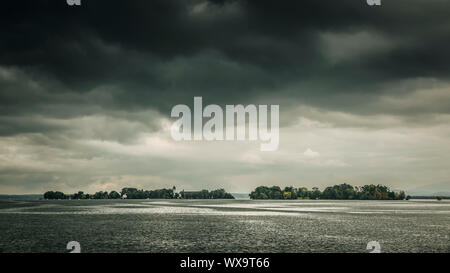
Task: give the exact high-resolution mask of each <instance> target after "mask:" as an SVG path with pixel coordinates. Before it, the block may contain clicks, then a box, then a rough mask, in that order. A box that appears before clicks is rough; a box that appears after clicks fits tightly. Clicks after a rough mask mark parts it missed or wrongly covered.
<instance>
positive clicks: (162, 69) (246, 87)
mask: <svg viewBox="0 0 450 273" xmlns="http://www.w3.org/2000/svg"><path fill="white" fill-rule="evenodd" d="M65 2H66V1H65V0H58V1H12V0H11V1H9V0H8V1H3V2H2V7H1V8H0V35H1V36H0V37H1V38H0V193H42V192H44V191H46V190H61V191H64V192H66V193H71V192H74V191H76V190H83V191H85V192H95V191H98V190H107V191H111V190H120V189H121V188H122V187H125V186H133V187H138V188H144V189H155V188H162V187H171V186H173V185H176V186H177V188H178V189H186V190H196V189H202V188H207V189H214V188H219V187H220V188H225V189H226V190H227V191H230V192H249V191H250V190H251V189H253V188H254V187H255V186H258V185H280V186H287V185H293V186H296V187H298V186H306V187H308V188H311V187H313V186H319V187H320V188H323V187H325V186H329V185H333V184H337V183H350V184H353V185H364V184H367V183H375V184H378V183H380V184H386V185H389V186H390V187H391V188H393V189H405V190H408V189H412V188H415V187H419V186H424V185H428V184H436V183H441V184H442V183H450V179H449V176H450V163H449V162H450V138H449V137H450V81H449V80H450V50H449V48H450V35H449V33H450V16H449V14H450V2H449V1H448V0H426V1H425V0H391V1H386V0H384V1H382V6H380V7H371V6H368V5H367V4H366V1H365V0H340V1H335V0H308V1H305V0H302V1H273V0H271V1H265V0H257V1H256V0H255V1H250V0H248V1H220V0H211V1H205V0H184V1H181V0H180V1H170V0H159V1H99V0H96V1H93V0H91V1H89V0H82V6H81V7H68V6H67V4H66V3H65ZM194 96H202V97H203V103H204V104H205V105H206V104H218V105H221V106H224V105H225V104H244V105H246V104H279V105H280V146H279V149H278V150H277V151H274V152H261V151H260V149H259V145H260V143H259V142H258V141H256V142H255V141H252V142H249V141H244V142H224V141H214V142H206V141H204V142H175V141H173V140H172V138H171V136H170V130H169V129H170V125H171V124H172V122H173V121H174V119H171V118H170V110H171V108H172V107H173V106H174V105H176V104H180V103H182V104H188V105H190V106H192V105H193V97H194Z"/></svg>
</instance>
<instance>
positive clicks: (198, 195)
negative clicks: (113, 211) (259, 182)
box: [44, 186, 234, 199]
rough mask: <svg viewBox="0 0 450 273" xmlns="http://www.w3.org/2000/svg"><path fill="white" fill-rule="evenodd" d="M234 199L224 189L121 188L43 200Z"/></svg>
mask: <svg viewBox="0 0 450 273" xmlns="http://www.w3.org/2000/svg"><path fill="white" fill-rule="evenodd" d="M122 198H126V199H234V197H233V195H231V194H230V193H227V192H226V191H225V190H224V189H218V190H212V191H208V190H201V191H195V192H185V191H184V190H183V191H181V192H180V193H178V192H176V187H175V186H174V187H173V188H171V189H157V190H143V189H137V188H128V187H127V188H123V189H122V191H120V193H119V192H117V191H111V192H109V193H108V192H107V191H99V192H96V193H95V194H87V193H84V192H82V191H79V192H77V193H74V194H68V195H67V194H64V193H63V192H60V191H47V192H45V193H44V199H122Z"/></svg>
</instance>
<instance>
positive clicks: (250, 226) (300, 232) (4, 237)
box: [0, 200, 450, 252]
mask: <svg viewBox="0 0 450 273" xmlns="http://www.w3.org/2000/svg"><path fill="white" fill-rule="evenodd" d="M0 234H1V237H0V252H65V251H66V249H65V245H66V244H67V242H68V241H78V242H80V243H81V245H82V249H83V252H366V248H365V247H366V244H367V243H368V242H369V241H379V242H380V244H381V247H382V252H450V244H449V234H450V202H448V201H442V202H437V201H324V200H320V201H319V200H318V201H252V200H79V201H77V200H54V201H28V202H23V201H21V202H15V201H0Z"/></svg>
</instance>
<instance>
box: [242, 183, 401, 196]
mask: <svg viewBox="0 0 450 273" xmlns="http://www.w3.org/2000/svg"><path fill="white" fill-rule="evenodd" d="M249 196H250V198H251V199H293V200H297V199H337V200H404V199H409V196H405V192H404V191H400V192H394V191H391V190H390V189H389V187H387V186H383V185H373V184H371V185H364V186H362V187H354V186H352V185H349V184H345V183H344V184H340V185H334V186H330V187H327V188H325V189H324V190H323V191H320V190H319V189H318V188H317V187H314V188H312V190H308V188H306V187H300V188H294V187H285V188H284V189H283V190H282V189H281V188H280V187H279V186H272V187H266V186H259V187H257V188H256V189H255V190H254V191H252V192H251V193H250V194H249Z"/></svg>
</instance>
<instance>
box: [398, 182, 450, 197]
mask: <svg viewBox="0 0 450 273" xmlns="http://www.w3.org/2000/svg"><path fill="white" fill-rule="evenodd" d="M406 193H407V194H409V195H415V196H450V182H441V183H436V184H430V185H425V186H420V187H416V188H412V189H410V190H408V191H406Z"/></svg>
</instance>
